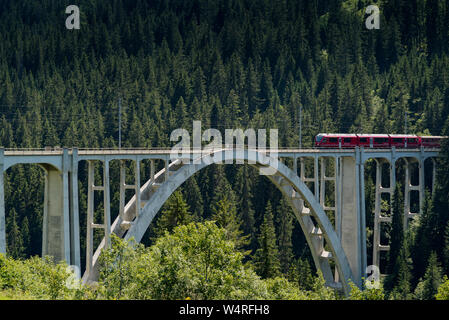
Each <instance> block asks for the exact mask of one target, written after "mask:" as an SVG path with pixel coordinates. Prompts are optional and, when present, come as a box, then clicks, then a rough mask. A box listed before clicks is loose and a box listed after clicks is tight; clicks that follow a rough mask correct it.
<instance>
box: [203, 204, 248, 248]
mask: <svg viewBox="0 0 449 320" xmlns="http://www.w3.org/2000/svg"><path fill="white" fill-rule="evenodd" d="M211 219H212V220H214V221H215V222H216V224H217V225H218V226H219V227H220V228H224V229H226V234H227V237H228V239H229V240H232V241H233V242H234V243H235V246H236V248H237V249H238V250H242V249H243V248H245V247H246V246H247V245H248V243H249V236H248V235H246V236H244V235H243V231H242V230H241V225H242V222H241V220H240V218H239V216H238V215H237V209H236V207H235V204H233V203H232V202H231V201H230V200H229V199H228V198H227V197H226V196H225V197H224V198H223V199H221V200H220V201H218V203H216V204H215V205H214V208H213V214H212V217H211ZM244 253H245V254H249V252H244Z"/></svg>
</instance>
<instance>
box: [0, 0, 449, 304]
mask: <svg viewBox="0 0 449 320" xmlns="http://www.w3.org/2000/svg"><path fill="white" fill-rule="evenodd" d="M72 2H73V3H72ZM75 2H76V3H75ZM71 4H76V5H77V6H78V7H79V9H80V22H81V24H80V28H79V29H73V30H68V29H67V28H66V26H65V21H66V19H67V16H68V15H67V14H66V12H65V9H66V7H67V6H69V5H71ZM372 4H374V5H377V6H378V7H379V9H380V28H379V29H368V28H367V27H366V26H365V20H366V19H367V17H368V16H369V15H368V14H366V12H365V10H366V8H367V7H368V6H369V5H372ZM119 104H120V105H121V109H120V115H119ZM300 110H301V112H300ZM119 116H120V118H121V147H123V148H133V147H138V148H171V147H173V145H174V143H173V142H171V141H170V134H171V132H172V131H173V130H174V129H177V128H185V129H187V130H189V131H190V130H191V129H192V122H193V121H194V120H200V121H201V123H202V127H203V129H207V128H216V129H218V130H221V131H224V130H225V129H227V128H230V129H234V128H243V129H245V128H256V129H258V128H260V129H262V128H266V129H270V128H276V129H278V130H279V147H284V148H285V147H292V148H298V146H299V140H300V133H299V132H300V128H299V123H300V122H301V140H302V146H303V147H306V148H311V147H312V146H313V139H314V137H315V136H316V135H317V134H318V133H320V132H339V133H391V134H394V133H401V134H402V133H409V134H417V135H434V136H440V135H446V136H449V1H448V0H377V1H376V0H346V1H343V0H257V1H255V0H209V1H207V0H110V1H106V0H103V1H102V0H77V1H65V0H41V1H33V0H20V1H16V0H0V145H1V146H2V147H3V148H45V147H47V146H51V147H56V146H60V147H68V148H71V147H78V148H117V147H118V143H119V142H118V141H119V125H118V123H119V122H118V121H119ZM441 153H442V155H443V157H441V158H439V160H438V162H439V164H438V170H437V180H436V183H435V188H434V190H427V192H426V197H425V203H424V206H423V214H422V215H420V216H418V217H416V218H414V220H413V222H412V223H411V224H410V227H409V228H408V229H407V230H403V228H402V220H403V216H402V215H403V211H404V209H403V203H404V195H403V192H404V189H403V188H404V182H403V181H404V172H403V170H398V172H397V181H398V182H399V183H398V184H397V188H396V190H395V194H394V198H393V199H391V201H386V200H383V203H382V207H383V209H382V210H383V212H385V213H386V214H387V215H389V216H390V217H391V218H392V223H391V226H390V227H389V228H386V229H385V230H382V238H383V239H386V240H387V241H390V240H391V246H390V251H389V252H386V254H383V255H382V256H381V262H382V268H381V272H382V274H385V277H383V279H382V286H381V288H380V289H375V290H369V289H366V290H358V289H356V288H353V289H354V290H353V291H352V294H351V298H353V299H406V300H409V299H419V300H432V299H436V298H438V299H449V281H448V276H449V197H448V195H449V145H448V144H447V143H445V144H444V145H443V147H442V150H441ZM375 169H376V168H375V163H374V162H368V163H366V165H365V170H366V180H365V198H366V224H367V234H368V237H367V255H368V265H370V264H371V261H372V241H373V237H372V232H373V224H374V192H375V191H374V181H375V177H376V171H375ZM128 170H129V171H130V172H132V170H133V168H132V166H131V165H130V166H129V168H128ZM148 170H149V169H148V168H147V167H146V166H142V174H141V176H142V177H148V172H149V171H148ZM97 175H98V177H97V178H98V179H100V173H99V172H97ZM118 177H119V165H118V163H112V164H111V180H115V181H117V180H118V179H119V178H118ZM86 181H87V163H83V162H82V163H80V167H79V199H80V203H79V205H80V223H81V225H80V235H81V249H82V252H81V259H82V265H84V264H85V234H86V223H85V222H86V212H87V182H86ZM142 182H144V180H143V178H142ZM44 183H45V179H44V170H43V169H42V168H40V167H39V166H37V165H17V166H14V167H12V168H10V169H8V171H7V172H6V173H5V206H6V232H7V255H6V256H2V255H0V299H1V298H2V297H5V298H13V299H16V298H19V299H21V298H26V299H27V298H30V299H36V298H37V299H64V298H66V299H72V298H75V299H84V298H87V299H95V298H102V299H103V298H106V299H120V298H123V299H185V298H187V297H189V298H192V299H338V298H342V297H341V296H340V295H339V293H338V292H334V291H333V290H331V289H329V288H327V287H324V284H323V280H322V278H321V277H320V275H319V274H317V272H316V268H315V265H314V263H313V259H312V257H311V254H310V251H309V248H308V245H307V242H306V240H305V237H304V235H303V233H302V230H301V228H300V225H299V223H298V222H297V220H296V218H295V216H294V214H293V212H292V210H291V209H290V207H289V205H288V203H287V201H286V199H284V198H283V197H282V194H281V193H280V192H279V191H278V190H277V189H276V187H275V186H274V185H273V184H272V183H271V182H270V181H269V180H268V179H266V178H265V177H262V176H260V175H259V173H258V172H257V171H256V170H255V169H253V168H251V167H249V166H247V165H227V166H224V165H223V166H220V165H213V166H209V167H207V168H205V169H204V170H202V171H200V172H198V173H197V174H195V175H194V176H193V177H192V178H190V179H189V180H188V181H186V182H185V183H184V184H183V185H182V186H181V187H180V188H179V189H178V191H177V192H175V193H174V194H173V195H172V196H171V197H170V198H169V200H168V201H167V203H166V204H165V205H164V207H163V208H162V209H161V211H160V212H159V213H158V215H157V218H156V219H155V221H154V222H153V223H152V224H151V226H150V228H149V229H148V231H147V233H146V234H145V236H144V239H143V241H142V245H139V246H137V249H135V250H130V249H129V248H128V246H126V244H125V243H123V242H121V241H120V240H118V239H114V241H113V242H114V246H113V248H112V249H111V250H109V251H108V252H105V254H104V257H103V263H104V266H105V267H104V268H103V270H102V273H101V278H100V281H99V283H98V284H97V285H98V286H97V287H95V288H84V287H83V288H81V289H80V288H78V289H77V290H70V289H68V288H67V287H66V286H65V285H64V281H65V279H66V278H67V274H66V273H65V272H66V271H65V269H64V266H63V265H56V266H55V265H53V264H52V262H51V261H50V260H45V259H44V260H42V259H40V258H36V256H40V255H41V252H42V219H43V198H44ZM328 200H332V199H328ZM96 202H97V203H96V212H95V214H96V215H97V216H98V217H101V215H102V210H103V208H102V203H101V199H96ZM413 205H415V206H416V201H412V206H413ZM118 208H119V186H118V184H116V185H114V184H112V185H111V213H112V215H113V217H112V218H113V219H115V217H116V216H117V215H118V210H119V209H118ZM414 210H415V211H416V210H417V208H414ZM330 220H331V221H333V217H330ZM212 221H214V222H212ZM102 237H103V235H102V234H101V232H98V233H95V243H96V244H97V245H98V244H99V242H100V241H101V239H102ZM198 248H199V249H198ZM210 248H213V249H211V250H210V252H209V251H208V250H209V249H210ZM195 250H200V251H201V252H202V253H204V256H202V254H197V251H195ZM205 252H207V253H208V254H207V255H206V253H205ZM211 254H212V255H215V256H216V257H217V259H212V260H210V261H209V260H208V259H210V256H211ZM189 257H194V258H191V259H190V258H189ZM117 261H119V262H120V263H118V264H117ZM204 264H206V265H207V268H210V273H209V274H207V275H206V278H205V279H206V280H207V281H205V279H204V275H203V271H202V267H203V265H204ZM39 270H40V271H39ZM142 270H146V272H143V271H142ZM206 272H207V271H206ZM36 274H38V275H36Z"/></svg>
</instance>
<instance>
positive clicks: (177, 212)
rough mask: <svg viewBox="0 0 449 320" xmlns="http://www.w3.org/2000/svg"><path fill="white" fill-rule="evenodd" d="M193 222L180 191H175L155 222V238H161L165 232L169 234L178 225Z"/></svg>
mask: <svg viewBox="0 0 449 320" xmlns="http://www.w3.org/2000/svg"><path fill="white" fill-rule="evenodd" d="M192 221H193V217H192V214H191V213H190V211H189V206H188V205H187V203H186V202H185V200H184V197H183V196H182V193H181V191H179V190H177V191H175V192H174V193H173V194H172V195H171V196H170V198H169V199H168V201H167V203H166V204H165V209H164V210H163V211H162V215H161V217H160V218H159V219H158V220H157V228H156V232H155V233H156V236H157V237H160V236H162V235H163V234H164V233H165V232H166V231H168V232H171V231H172V230H173V228H174V227H176V226H178V225H186V224H188V223H190V222H192Z"/></svg>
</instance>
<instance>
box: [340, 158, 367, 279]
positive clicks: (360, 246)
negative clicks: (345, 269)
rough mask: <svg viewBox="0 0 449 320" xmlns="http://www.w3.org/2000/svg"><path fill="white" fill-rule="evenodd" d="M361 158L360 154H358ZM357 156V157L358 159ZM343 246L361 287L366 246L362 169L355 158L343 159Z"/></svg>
mask: <svg viewBox="0 0 449 320" xmlns="http://www.w3.org/2000/svg"><path fill="white" fill-rule="evenodd" d="M356 154H357V155H358V156H359V152H358V151H357V153H356ZM358 156H357V157H358ZM357 160H358V159H357ZM341 179H342V184H341V185H342V189H341V200H342V202H341V244H342V247H343V250H344V251H345V254H346V256H347V257H348V262H349V266H350V267H351V271H352V274H353V276H354V280H355V282H356V283H355V284H356V285H357V286H358V287H360V286H361V278H362V277H363V276H364V271H363V272H362V265H363V263H362V259H363V257H364V254H363V250H365V245H364V243H362V242H363V241H362V239H363V237H362V234H361V233H362V218H361V212H360V211H361V210H360V202H361V194H360V189H359V188H360V185H359V181H358V180H359V179H360V168H359V165H358V164H357V161H356V159H354V157H341Z"/></svg>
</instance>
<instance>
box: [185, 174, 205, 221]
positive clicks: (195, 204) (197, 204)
mask: <svg viewBox="0 0 449 320" xmlns="http://www.w3.org/2000/svg"><path fill="white" fill-rule="evenodd" d="M183 195H184V198H185V199H186V202H187V204H188V205H189V208H190V211H191V212H192V215H193V217H194V220H195V221H201V220H202V219H203V210H204V208H203V206H204V202H203V197H202V195H201V190H200V188H199V187H198V183H197V181H196V177H195V176H194V177H191V178H190V179H188V180H187V181H186V182H185V186H184V188H183Z"/></svg>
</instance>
